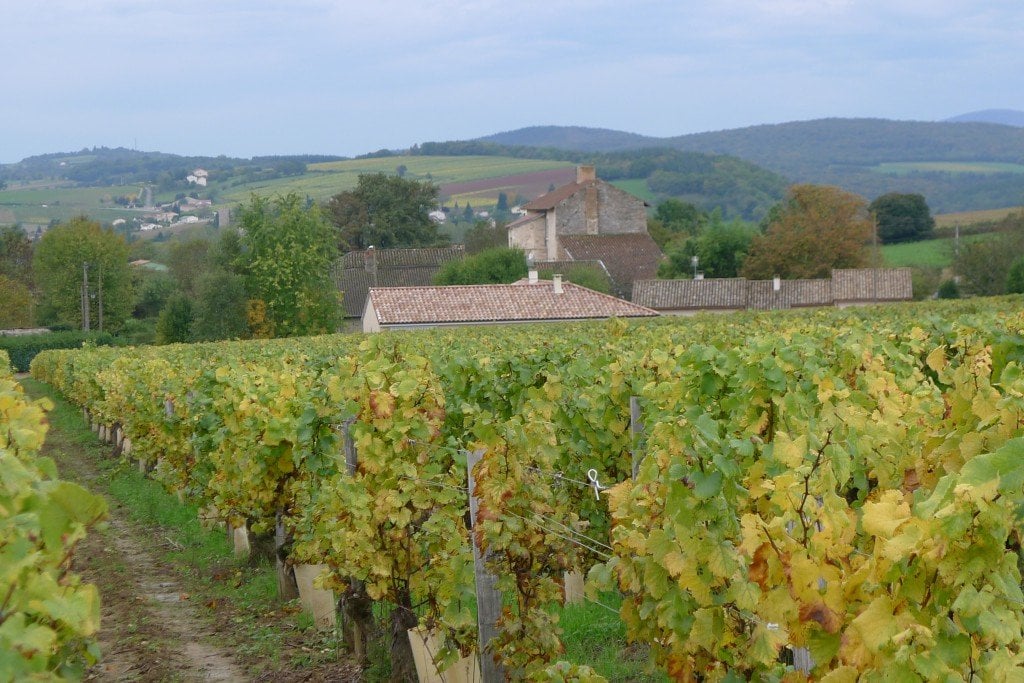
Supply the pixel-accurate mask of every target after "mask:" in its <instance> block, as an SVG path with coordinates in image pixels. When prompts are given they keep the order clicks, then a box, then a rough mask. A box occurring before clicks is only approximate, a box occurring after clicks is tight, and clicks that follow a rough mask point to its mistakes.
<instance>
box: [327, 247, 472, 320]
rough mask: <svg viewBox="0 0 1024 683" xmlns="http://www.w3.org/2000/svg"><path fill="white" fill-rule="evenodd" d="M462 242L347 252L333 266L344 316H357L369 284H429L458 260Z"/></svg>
mask: <svg viewBox="0 0 1024 683" xmlns="http://www.w3.org/2000/svg"><path fill="white" fill-rule="evenodd" d="M464 255H465V250H464V248H463V246H462V245H455V246H452V247H432V248H427V249H365V250H362V251H350V252H348V253H347V254H345V255H344V256H343V257H342V259H341V262H340V263H339V264H338V265H337V266H336V267H335V269H334V272H333V275H334V279H335V282H336V283H337V285H338V289H339V290H341V291H342V292H343V293H344V296H343V297H342V300H341V303H342V306H343V307H344V309H345V315H346V316H349V317H354V318H358V317H360V316H361V315H362V314H363V308H364V307H365V306H366V293H367V292H368V291H369V290H370V287H414V286H420V285H429V284H432V283H433V282H434V276H435V275H436V274H437V271H439V270H440V269H441V266H442V265H444V264H445V263H448V262H449V261H459V260H462V258H463V257H464Z"/></svg>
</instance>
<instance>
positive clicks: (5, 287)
mask: <svg viewBox="0 0 1024 683" xmlns="http://www.w3.org/2000/svg"><path fill="white" fill-rule="evenodd" d="M33 324H34V316H33V304H32V292H30V291H29V289H28V287H27V286H26V285H25V283H23V282H19V281H18V280H14V279H12V278H9V277H7V276H6V275H3V274H0V330H10V329H17V328H19V327H32V325H33Z"/></svg>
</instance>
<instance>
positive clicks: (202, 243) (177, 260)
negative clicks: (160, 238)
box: [167, 237, 212, 297]
mask: <svg viewBox="0 0 1024 683" xmlns="http://www.w3.org/2000/svg"><path fill="white" fill-rule="evenodd" d="M211 246H212V245H211V244H210V241H209V240H206V239H203V238H200V237H197V238H192V239H189V240H185V241H182V242H173V243H172V244H171V245H170V249H169V250H168V254H167V267H168V268H170V270H171V275H173V276H174V279H175V280H177V282H178V287H180V288H181V291H182V292H184V293H185V294H187V295H188V296H190V297H195V295H196V283H197V282H198V281H199V278H200V276H201V275H202V274H203V273H205V272H206V271H207V269H208V267H209V264H208V256H209V252H210V248H211Z"/></svg>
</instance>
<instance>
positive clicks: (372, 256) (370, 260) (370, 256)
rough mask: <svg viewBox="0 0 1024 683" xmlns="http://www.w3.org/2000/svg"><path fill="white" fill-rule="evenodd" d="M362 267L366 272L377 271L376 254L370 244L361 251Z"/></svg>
mask: <svg viewBox="0 0 1024 683" xmlns="http://www.w3.org/2000/svg"><path fill="white" fill-rule="evenodd" d="M363 267H365V268H366V272H367V273H376V272H377V254H376V253H374V251H373V245H372V244H371V245H370V246H368V247H367V248H366V251H364V252H363Z"/></svg>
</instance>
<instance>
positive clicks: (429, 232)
mask: <svg viewBox="0 0 1024 683" xmlns="http://www.w3.org/2000/svg"><path fill="white" fill-rule="evenodd" d="M436 203H437V187H436V186H435V185H433V184H432V183H429V182H420V181H417V180H411V179H408V178H401V177H399V176H390V175H384V174H383V173H373V174H363V175H360V176H359V182H358V184H357V185H356V188H355V189H354V190H347V191H345V192H340V193H338V194H336V195H334V196H333V197H331V198H330V199H329V200H328V201H327V205H326V213H327V215H328V216H329V217H330V220H331V222H332V223H333V224H334V225H335V226H336V227H337V228H338V230H339V231H340V235H339V240H338V244H339V247H340V248H341V249H342V250H344V251H349V250H352V249H365V248H367V247H370V246H373V247H376V248H378V249H384V248H395V247H429V246H432V245H435V244H439V243H443V242H444V241H445V239H444V238H443V237H442V236H441V235H440V234H439V233H438V232H437V225H436V224H435V223H434V221H432V220H431V219H430V215H429V213H430V210H431V208H433V206H434V205H435V204H436Z"/></svg>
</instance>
